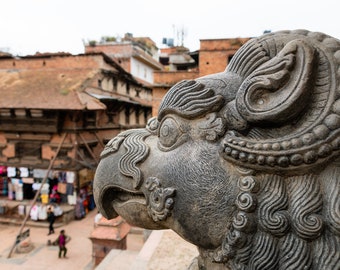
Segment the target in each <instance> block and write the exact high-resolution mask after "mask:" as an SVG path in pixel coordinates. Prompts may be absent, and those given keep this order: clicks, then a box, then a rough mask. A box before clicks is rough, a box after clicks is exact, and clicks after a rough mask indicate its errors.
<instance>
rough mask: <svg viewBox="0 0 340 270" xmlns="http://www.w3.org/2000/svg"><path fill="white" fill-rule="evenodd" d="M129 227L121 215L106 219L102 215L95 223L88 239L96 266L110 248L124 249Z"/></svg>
mask: <svg viewBox="0 0 340 270" xmlns="http://www.w3.org/2000/svg"><path fill="white" fill-rule="evenodd" d="M130 229H131V226H130V225H129V224H127V223H126V222H125V221H124V220H123V219H122V218H121V217H117V218H115V219H111V220H107V219H105V218H104V217H102V218H101V219H100V220H99V222H98V223H97V224H96V227H95V228H94V230H93V232H92V233H91V236H90V239H91V241H92V256H93V262H94V265H95V266H97V265H98V264H99V263H100V262H101V261H102V260H103V259H104V258H105V256H106V255H107V254H108V253H109V252H110V251H111V250H112V249H123V250H124V249H126V237H127V235H128V233H129V231H130Z"/></svg>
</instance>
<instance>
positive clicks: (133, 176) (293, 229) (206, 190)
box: [94, 30, 340, 270]
mask: <svg viewBox="0 0 340 270" xmlns="http://www.w3.org/2000/svg"><path fill="white" fill-rule="evenodd" d="M339 135H340V41H339V40H337V39H335V38H332V37H330V36H327V35H325V34H322V33H313V32H309V31H306V30H296V31H282V32H277V33H270V34H266V35H263V36H261V37H258V38H254V39H252V40H250V41H249V42H248V43H246V44H245V45H244V46H242V47H241V48H240V50H239V51H238V52H237V53H236V54H235V56H234V57H233V58H232V60H231V62H230V64H229V65H228V68H227V69H226V71H224V72H222V73H218V74H213V75H210V76H206V77H202V78H198V79H197V80H192V81H182V82H179V83H178V84H177V85H175V86H174V87H172V88H171V89H170V90H169V91H168V93H167V95H166V96H165V97H164V99H163V101H162V103H161V105H160V108H159V115H158V116H157V117H156V118H152V119H150V121H149V122H148V125H147V127H146V128H145V129H139V130H131V131H126V132H124V133H122V134H120V135H118V136H117V137H116V138H114V139H112V140H111V141H110V142H109V143H108V144H107V146H106V148H105V149H104V151H103V153H102V159H101V162H100V164H99V166H98V169H97V172H96V176H95V183H94V195H95V200H96V203H97V206H98V208H99V209H100V211H101V212H102V213H103V215H105V216H106V217H107V218H114V217H115V216H117V215H121V216H122V217H124V218H125V219H126V220H127V221H128V222H129V223H131V224H134V225H136V226H140V227H144V228H147V229H168V228H170V229H173V230H174V231H176V232H177V233H178V234H179V235H181V236H182V237H183V238H184V239H186V240H187V241H189V242H191V243H193V244H195V245H196V246H197V247H198V250H199V253H200V256H199V257H198V258H197V260H196V261H195V262H196V265H192V266H191V270H192V269H210V270H211V269H212V270H216V269H219V270H220V269H233V270H234V269H282V270H283V269H285V270H286V269H292V270H293V269H294V270H295V269H340V258H339V256H340V244H339V243H340V190H339V186H340V182H339V181H340V162H339V161H340V159H339V150H340V136H339Z"/></svg>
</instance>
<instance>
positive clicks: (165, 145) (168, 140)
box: [158, 118, 183, 150]
mask: <svg viewBox="0 0 340 270" xmlns="http://www.w3.org/2000/svg"><path fill="white" fill-rule="evenodd" d="M182 134H183V133H182V131H181V130H180V127H179V126H178V124H177V122H176V121H175V120H174V119H172V118H167V119H165V120H164V121H163V122H162V123H161V126H160V128H159V133H158V135H159V142H160V147H161V148H162V150H170V149H172V148H173V147H174V146H176V145H177V144H178V143H179V140H180V138H181V137H182ZM169 148H170V149H169Z"/></svg>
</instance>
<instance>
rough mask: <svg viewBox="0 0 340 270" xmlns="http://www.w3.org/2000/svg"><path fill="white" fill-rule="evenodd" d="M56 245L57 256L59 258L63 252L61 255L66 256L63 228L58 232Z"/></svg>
mask: <svg viewBox="0 0 340 270" xmlns="http://www.w3.org/2000/svg"><path fill="white" fill-rule="evenodd" d="M58 245H59V254H58V257H59V258H61V255H62V254H63V257H64V258H66V253H67V248H66V235H65V230H61V231H60V234H59V237H58Z"/></svg>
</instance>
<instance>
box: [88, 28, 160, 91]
mask: <svg viewBox="0 0 340 270" xmlns="http://www.w3.org/2000/svg"><path fill="white" fill-rule="evenodd" d="M90 52H102V53H105V54H106V55H107V56H109V57H111V58H112V59H114V60H115V61H116V62H117V63H118V64H119V65H120V66H121V67H122V68H124V69H125V70H126V71H127V72H129V73H131V74H132V75H133V76H134V77H135V78H136V79H137V80H139V81H140V82H141V83H143V84H146V85H152V84H153V82H154V77H153V74H154V71H156V70H162V69H163V66H162V65H161V64H160V63H159V62H158V48H157V46H156V44H155V42H154V41H153V40H151V39H150V38H148V37H133V35H132V34H131V33H126V34H125V36H124V38H116V37H103V38H102V39H101V41H99V42H96V41H90V42H89V43H88V44H86V45H85V53H90Z"/></svg>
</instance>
